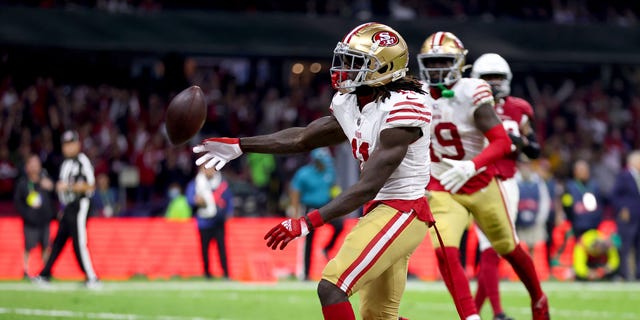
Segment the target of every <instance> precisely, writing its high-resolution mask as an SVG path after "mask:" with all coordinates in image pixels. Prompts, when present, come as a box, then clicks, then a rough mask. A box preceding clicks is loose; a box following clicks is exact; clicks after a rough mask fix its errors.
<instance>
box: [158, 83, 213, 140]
mask: <svg viewBox="0 0 640 320" xmlns="http://www.w3.org/2000/svg"><path fill="white" fill-rule="evenodd" d="M206 117H207V106H206V104H205V102H204V93H202V89H200V87H198V86H191V87H189V88H187V89H184V90H182V92H180V93H178V94H177V95H176V96H175V97H174V98H173V99H172V100H171V102H170V103H169V107H168V108H167V112H166V114H165V127H166V129H167V137H168V138H169V142H171V144H173V145H180V144H183V143H185V142H187V141H189V140H190V139H191V138H193V136H195V135H196V133H198V131H200V129H202V126H203V125H204V121H205V119H206Z"/></svg>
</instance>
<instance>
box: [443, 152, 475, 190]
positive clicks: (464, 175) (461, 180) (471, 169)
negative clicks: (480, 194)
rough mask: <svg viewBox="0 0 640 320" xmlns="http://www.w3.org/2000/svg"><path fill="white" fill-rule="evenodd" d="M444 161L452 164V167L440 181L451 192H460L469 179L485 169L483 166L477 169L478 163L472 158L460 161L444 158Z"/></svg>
mask: <svg viewBox="0 0 640 320" xmlns="http://www.w3.org/2000/svg"><path fill="white" fill-rule="evenodd" d="M442 161H443V162H446V163H447V164H448V165H450V166H451V169H449V170H447V171H445V172H444V173H443V174H442V176H441V177H440V183H441V184H442V186H443V187H444V188H445V189H446V190H447V191H449V192H451V193H456V192H458V190H460V188H462V186H464V184H465V183H467V181H469V179H471V178H472V177H473V176H475V175H476V174H477V173H478V172H482V171H484V169H485V168H481V169H480V170H476V165H475V163H473V161H471V160H463V161H460V160H452V159H447V158H444V159H442Z"/></svg>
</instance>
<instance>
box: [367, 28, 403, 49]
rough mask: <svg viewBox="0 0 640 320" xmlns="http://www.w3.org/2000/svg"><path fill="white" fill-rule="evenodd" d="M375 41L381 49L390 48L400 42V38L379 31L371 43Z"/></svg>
mask: <svg viewBox="0 0 640 320" xmlns="http://www.w3.org/2000/svg"><path fill="white" fill-rule="evenodd" d="M376 41H378V44H379V45H380V46H381V47H392V46H395V45H396V44H398V42H400V38H399V37H398V36H397V35H396V34H395V33H393V32H389V31H380V32H378V33H376V34H374V35H373V42H376Z"/></svg>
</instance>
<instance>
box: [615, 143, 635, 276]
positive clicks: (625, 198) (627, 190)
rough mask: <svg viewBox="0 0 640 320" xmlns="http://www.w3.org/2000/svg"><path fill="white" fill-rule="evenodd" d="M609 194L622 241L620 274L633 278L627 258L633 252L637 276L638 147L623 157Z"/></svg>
mask: <svg viewBox="0 0 640 320" xmlns="http://www.w3.org/2000/svg"><path fill="white" fill-rule="evenodd" d="M611 194H612V203H613V205H614V207H615V212H616V221H617V227H618V234H619V235H620V238H621V242H622V243H621V246H620V256H621V258H622V265H621V266H620V275H621V276H622V277H623V278H624V279H626V280H632V279H633V278H632V274H631V269H630V268H629V264H630V261H629V259H630V257H631V251H634V252H635V262H634V263H633V266H634V270H635V279H640V269H639V268H640V150H636V151H634V152H632V153H630V154H629V155H628V156H627V167H626V168H625V170H623V171H621V172H620V173H619V174H618V176H617V178H616V180H615V185H614V187H613V192H612V193H611Z"/></svg>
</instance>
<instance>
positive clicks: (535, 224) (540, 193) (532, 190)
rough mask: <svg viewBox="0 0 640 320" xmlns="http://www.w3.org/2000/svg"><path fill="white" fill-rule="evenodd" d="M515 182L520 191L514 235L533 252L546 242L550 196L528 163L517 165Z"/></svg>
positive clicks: (539, 177) (542, 181)
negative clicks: (537, 246)
mask: <svg viewBox="0 0 640 320" xmlns="http://www.w3.org/2000/svg"><path fill="white" fill-rule="evenodd" d="M516 181H517V182H518V188H519V190H520V201H519V202H518V215H517V216H516V233H517V234H518V237H519V238H520V240H521V241H523V242H524V243H526V244H527V247H528V248H529V251H530V252H533V249H534V247H535V246H536V245H538V244H540V243H543V242H545V241H546V240H547V232H546V223H547V217H548V216H549V212H550V209H551V196H550V194H549V189H548V188H547V183H546V181H544V179H542V177H541V176H540V175H539V174H538V173H537V172H536V171H535V170H534V169H533V168H532V166H531V163H529V162H520V163H518V173H517V174H516Z"/></svg>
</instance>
